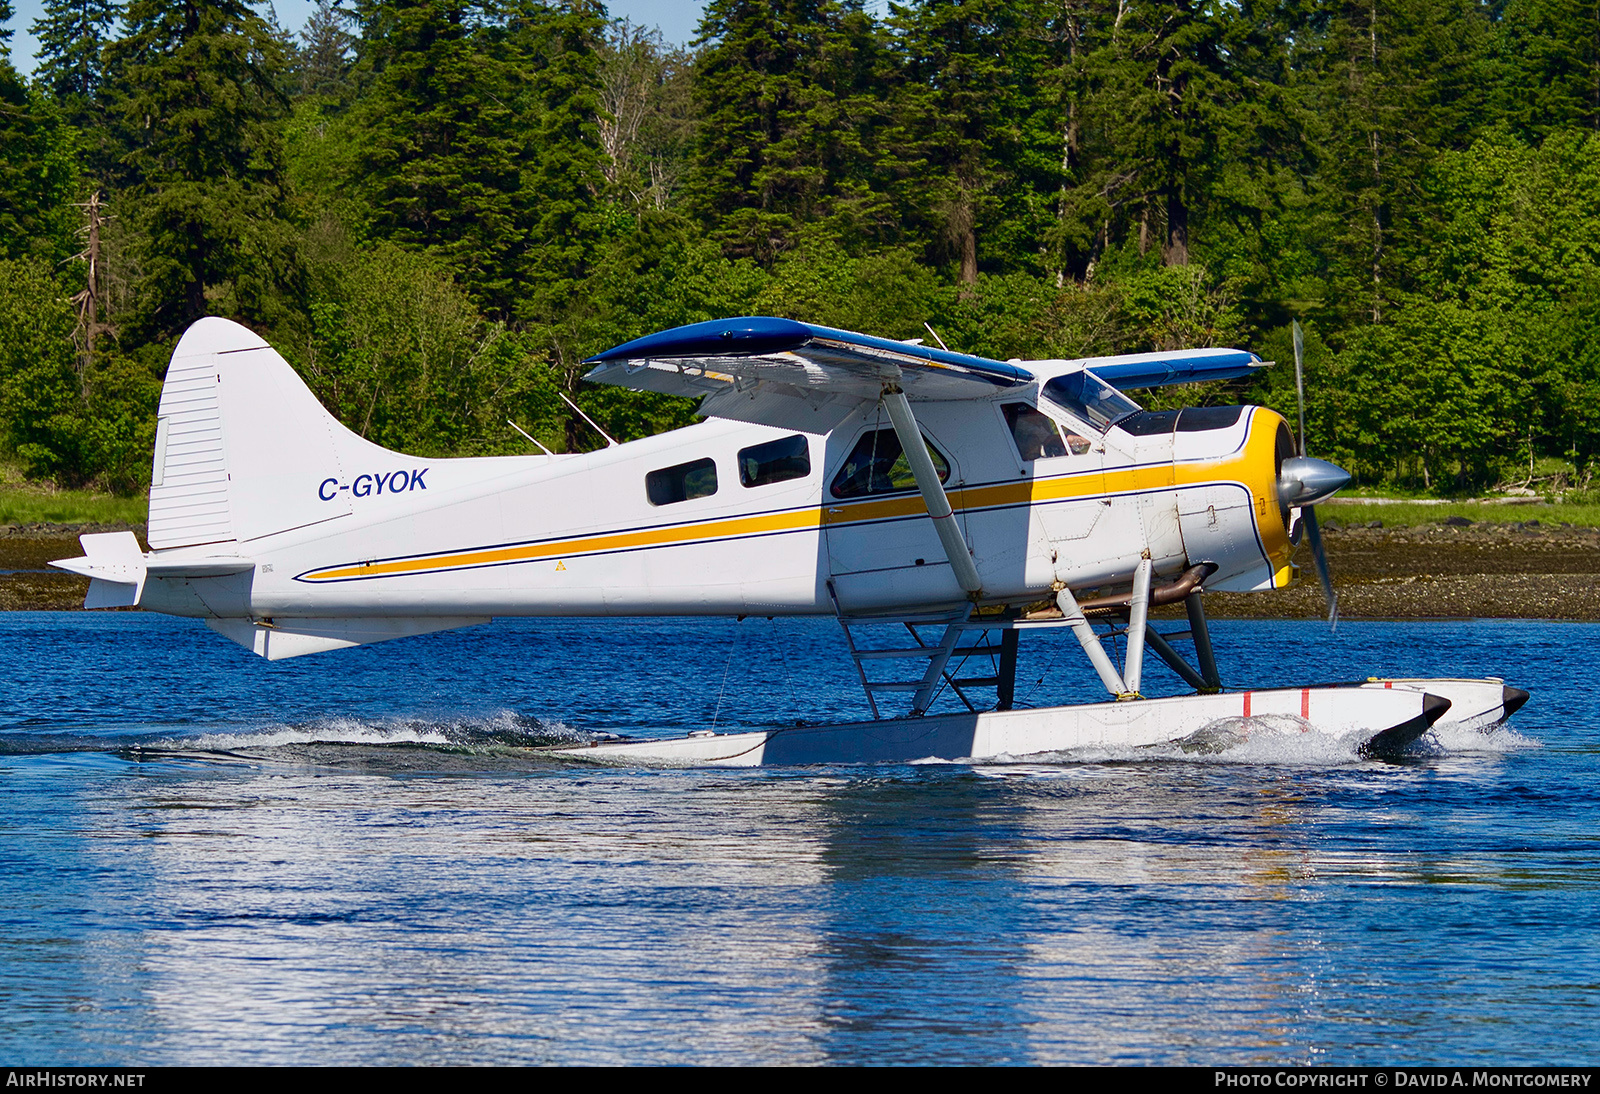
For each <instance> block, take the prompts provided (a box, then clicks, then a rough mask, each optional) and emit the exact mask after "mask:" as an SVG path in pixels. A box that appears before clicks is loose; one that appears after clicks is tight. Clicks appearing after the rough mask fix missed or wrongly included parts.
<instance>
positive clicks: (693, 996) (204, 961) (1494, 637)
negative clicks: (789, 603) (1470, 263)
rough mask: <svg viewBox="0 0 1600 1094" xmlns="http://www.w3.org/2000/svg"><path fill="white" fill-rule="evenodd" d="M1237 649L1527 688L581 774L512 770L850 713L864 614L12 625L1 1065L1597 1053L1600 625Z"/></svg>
mask: <svg viewBox="0 0 1600 1094" xmlns="http://www.w3.org/2000/svg"><path fill="white" fill-rule="evenodd" d="M1215 631H1216V639H1217V645H1218V653H1219V658H1220V659H1221V661H1222V663H1223V665H1224V671H1225V674H1226V675H1228V676H1229V677H1230V678H1231V679H1233V680H1236V681H1239V682H1248V683H1251V684H1256V685H1262V684H1273V683H1279V684H1283V683H1295V682H1308V681H1316V680H1326V679H1340V678H1348V677H1350V676H1352V675H1363V674H1365V673H1367V672H1380V671H1381V672H1384V673H1394V674H1403V675H1456V674H1460V675H1490V674H1493V675H1503V676H1505V677H1507V678H1508V679H1509V680H1510V681H1511V682H1513V683H1517V684H1521V685H1523V686H1526V687H1529V688H1530V689H1531V690H1532V691H1533V693H1534V698H1533V701H1532V702H1531V703H1530V704H1529V705H1528V706H1527V707H1526V708H1525V709H1524V710H1523V711H1522V712H1521V713H1520V714H1519V715H1518V716H1517V719H1516V731H1515V732H1512V731H1509V730H1501V731H1499V732H1497V733H1495V734H1493V735H1491V736H1488V737H1481V736H1477V735H1471V736H1467V735H1463V736H1461V738H1460V739H1447V740H1442V741H1441V740H1438V739H1437V738H1432V737H1430V738H1425V739H1424V740H1423V741H1422V742H1421V743H1420V747H1419V748H1418V749H1417V751H1416V754H1415V755H1414V756H1413V757H1411V758H1410V759H1408V760H1407V761H1406V762H1404V763H1399V764H1391V763H1378V762H1368V761H1363V760H1360V759H1358V758H1357V757H1356V756H1355V755H1353V754H1350V753H1348V752H1345V751H1343V750H1342V749H1338V750H1330V749H1328V748H1327V746H1326V745H1321V746H1313V745H1311V744H1310V743H1308V742H1307V740H1306V738H1293V739H1291V738H1264V739H1262V740H1261V741H1252V742H1251V743H1250V745H1248V746H1246V747H1245V749H1243V750H1234V751H1230V752H1227V753H1223V754H1221V755H1218V756H1193V757H1184V758H1181V759H1177V758H1174V757H1172V756H1170V755H1166V756H1160V757H1154V758H1152V757H1151V756H1149V755H1147V754H1143V753H1141V754H1138V755H1132V754H1130V755H1122V756H1097V757H1070V756H1069V757H1061V758H1059V761H1060V762H1053V763H1048V764H1044V763H1031V764H993V765H987V766H982V767H976V768H974V767H967V766H962V765H944V764H941V765H926V766H921V765H913V766H890V767H874V768H850V767H834V768H824V769H793V770H753V771H739V770H731V771H720V770H705V771H701V770H689V771H683V770H677V771H645V770H612V769H593V768H588V767H582V766H574V765H569V764H560V763H553V762H550V761H548V760H544V759H541V758H540V757H539V756H538V755H537V754H534V753H530V752H529V751H528V750H527V748H526V746H527V745H529V744H537V743H543V742H548V741H554V740H566V739H576V738H581V737H583V736H584V735H588V734H596V733H607V732H628V733H642V734H654V735H671V734H676V733H680V732H683V731H684V730H686V729H693V728H702V727H707V726H710V725H713V724H715V725H716V726H717V727H718V728H719V729H723V728H735V727H738V726H741V725H762V724H770V723H776V722H784V721H788V722H791V723H792V722H793V721H795V720H796V719H801V718H804V719H811V720H828V719H845V718H854V717H859V716H860V715H861V706H862V700H861V699H860V697H859V692H858V690H857V688H856V685H855V682H854V669H853V667H852V666H851V665H850V663H849V661H848V660H847V659H846V658H845V657H844V655H843V653H842V651H841V644H840V640H839V636H838V632H837V628H836V627H835V626H834V625H833V624H831V623H829V622H826V621H796V620H778V621H767V620H747V621H745V622H744V623H738V624H736V623H734V622H732V621H729V620H716V621H694V620H658V621H612V622H591V621H542V622H510V623H497V624H495V625H493V626H491V627H487V628H478V629H475V630H470V631H464V632H459V633H455V634H448V635H436V636H428V637H425V638H421V639H411V640H406V641H402V642H395V643H390V644H387V645H382V646H375V647H369V648H364V649H358V650H351V651H345V652H341V653H334V654H326V655H320V656H317V657H312V658H305V659H300V660H295V661H287V662H280V663H277V664H268V663H266V662H262V661H258V660H256V659H255V658H253V657H250V656H249V655H248V654H246V653H245V652H244V651H242V650H239V649H238V648H237V647H235V646H233V645H232V644H231V643H228V642H226V641H224V640H223V639H221V638H220V637H218V636H216V635H214V634H212V633H211V632H209V631H207V630H206V629H205V628H203V627H201V626H198V625H196V624H194V623H192V622H189V621H180V620H170V619H163V618H159V617H150V616H145V615H140V614H132V613H117V614H111V615H84V614H44V613H39V614H25V613H12V614H5V615H0V679H3V680H4V681H5V682H6V683H5V685H4V687H3V689H0V793H3V798H0V800H3V802H4V806H5V808H4V811H3V815H0V826H3V830H4V843H3V846H4V848H5V850H4V852H3V857H0V947H3V949H0V954H3V957H4V960H3V964H0V1058H5V1059H7V1060H10V1061H13V1062H16V1063H27V1064H30V1065H43V1064H65V1063H77V1064H143V1065H153V1064H218V1063H230V1064H328V1063H341V1064H398V1063H435V1064H448V1063H468V1062H472V1063H480V1062H481V1063H545V1062H548V1063H823V1062H832V1063H847V1064H871V1063H911V1062H918V1063H946V1064H998V1063H1163V1064H1179V1063H1200V1064H1217V1063H1235V1064H1269V1063H1271V1064H1277V1063H1285V1064H1293V1063H1330V1064H1356V1063H1385V1064H1400V1063H1411V1064H1428V1063H1451V1064H1459V1063H1474V1062H1475V1063H1499V1064H1511V1063H1551V1064H1553V1063H1582V1062H1585V1061H1587V1060H1588V1059H1589V1058H1590V1056H1591V1054H1592V1046H1593V1045H1594V1044H1595V1042H1596V1040H1597V1034H1600V957H1597V954H1600V902H1597V901H1596V899H1595V895H1596V890H1597V887H1600V862H1597V856H1596V851H1597V847H1596V830H1595V823H1594V821H1595V818H1596V809H1595V805H1596V796H1597V795H1596V792H1597V778H1596V772H1597V762H1596V753H1597V748H1600V718H1597V716H1596V711H1595V704H1594V702H1593V699H1592V696H1591V693H1590V691H1589V690H1588V689H1589V687H1590V685H1591V681H1592V678H1591V677H1589V676H1588V674H1587V673H1586V672H1584V671H1582V670H1581V667H1580V666H1581V665H1582V664H1583V663H1585V661H1586V660H1587V659H1588V658H1589V657H1591V656H1592V650H1593V648H1594V646H1595V641H1596V639H1600V628H1596V627H1594V626H1587V625H1564V624H1543V623H1499V622H1494V623H1491V622H1477V623H1408V624H1376V623H1374V624H1361V623H1347V624H1344V625H1342V626H1341V628H1340V632H1339V634H1338V636H1337V637H1335V638H1333V639H1330V638H1329V637H1328V635H1327V630H1326V627H1322V626H1318V625H1316V624H1293V623H1278V622H1273V623H1237V622H1236V623H1220V624H1216V625H1215ZM1064 637H1065V636H1060V635H1057V636H1055V637H1053V638H1050V639H1046V640H1043V641H1034V640H1033V638H1032V637H1030V638H1028V639H1027V640H1025V642H1024V648H1023V654H1024V656H1023V663H1022V668H1021V671H1020V672H1019V681H1018V693H1019V696H1022V695H1027V696H1029V699H1030V702H1032V703H1034V704H1036V705H1037V704H1042V703H1046V702H1060V701H1073V700H1082V699H1092V698H1095V693H1094V691H1093V690H1092V689H1090V688H1089V687H1088V686H1087V684H1086V682H1085V681H1083V679H1082V678H1083V676H1084V675H1085V673H1084V672H1083V670H1082V662H1081V654H1080V653H1078V652H1077V650H1076V647H1075V644H1073V643H1071V640H1070V638H1066V640H1065V644H1063V642H1062V639H1063V638H1064ZM1030 642H1031V643H1032V645H1030V644H1029V643H1030ZM1150 674H1151V675H1153V676H1156V679H1157V681H1160V682H1168V681H1170V678H1169V677H1167V675H1166V670H1165V668H1164V667H1159V666H1158V667H1153V668H1152V669H1151V670H1150ZM1068 676H1072V677H1076V679H1075V680H1069V679H1067V677H1068ZM1173 690H1177V689H1176V688H1173ZM1315 748H1321V751H1315V750H1314V749H1315Z"/></svg>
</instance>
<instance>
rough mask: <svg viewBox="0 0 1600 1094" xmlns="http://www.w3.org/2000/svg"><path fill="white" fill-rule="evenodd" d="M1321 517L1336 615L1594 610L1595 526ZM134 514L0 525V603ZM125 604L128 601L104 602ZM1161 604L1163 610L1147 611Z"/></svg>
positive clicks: (74, 600) (1304, 567) (1304, 559)
mask: <svg viewBox="0 0 1600 1094" xmlns="http://www.w3.org/2000/svg"><path fill="white" fill-rule="evenodd" d="M1376 523H1377V522H1369V524H1367V525H1359V526H1351V525H1344V524H1341V523H1340V522H1339V521H1338V516H1337V512H1336V511H1335V512H1334V513H1330V514H1329V515H1328V516H1327V517H1325V518H1324V520H1323V534H1324V537H1325V539H1326V542H1327V547H1328V561H1329V565H1330V567H1331V568H1332V570H1333V580H1334V587H1335V589H1336V590H1337V591H1338V594H1339V613H1340V618H1341V619H1346V620H1357V619H1383V620H1397V619H1418V620H1421V619H1548V620H1565V621H1573V622H1595V621H1600V528H1585V527H1576V526H1570V525H1563V524H1549V523H1543V522H1541V521H1538V520H1530V521H1518V522H1513V523H1499V522H1495V523H1487V522H1482V523H1466V522H1461V521H1460V518H1449V519H1448V520H1447V521H1441V522H1438V523H1434V524H1424V525H1417V526H1414V527H1400V528H1383V527H1372V526H1371V525H1372V524H1376ZM125 530H131V531H133V532H134V533H135V534H136V535H137V536H138V537H139V539H140V542H141V543H143V542H144V528H143V526H142V525H133V526H130V525H126V524H122V525H64V524H29V525H5V526H0V611H82V610H83V597H84V594H85V592H87V591H88V587H89V579H88V578H85V577H80V576H78V575H76V574H69V573H66V572H64V571H60V570H51V569H49V567H48V565H47V564H48V563H49V561H50V560H51V559H56V558H73V557H76V556H77V555H79V554H81V553H82V551H81V549H80V547H79V545H78V538H77V537H78V536H79V535H80V534H83V533H86V532H116V531H125ZM1295 561H1296V563H1297V564H1298V565H1299V566H1300V568H1301V570H1300V579H1299V581H1298V582H1297V583H1296V584H1295V585H1294V586H1292V587H1290V588H1288V589H1281V590H1278V591H1277V592H1274V593H1216V592H1214V593H1209V594H1207V596H1206V609H1207V613H1208V614H1209V615H1210V616H1211V617H1212V618H1215V619H1322V618H1326V616H1327V611H1326V609H1325V608H1324V606H1323V603H1322V589H1321V587H1320V586H1319V585H1318V583H1317V578H1316V573H1315V570H1314V569H1313V566H1312V563H1311V556H1310V551H1309V550H1307V549H1304V548H1303V547H1302V550H1301V551H1300V552H1299V553H1298V554H1297V556H1296V560H1295ZM112 610H121V611H131V610H135V609H112ZM1157 614H1159V615H1166V614H1170V610H1169V611H1168V612H1161V613H1157Z"/></svg>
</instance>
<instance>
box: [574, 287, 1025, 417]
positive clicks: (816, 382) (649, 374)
mask: <svg viewBox="0 0 1600 1094" xmlns="http://www.w3.org/2000/svg"><path fill="white" fill-rule="evenodd" d="M585 364H592V365H594V366H595V367H594V369H593V371H591V372H590V373H589V374H588V376H587V377H586V379H589V380H593V381H595V382H597V383H602V384H615V385H617V386H618V387H630V388H636V389H639V390H643V391H659V392H663V393H665V394H669V395H685V396H689V397H691V398H703V399H704V401H703V402H702V404H701V413H702V414H706V415H711V416H715V417H723V418H733V419H735V420H738V421H750V422H760V423H764V424H772V425H780V426H783V427H785V428H809V429H810V431H811V432H819V433H820V432H826V431H827V430H828V429H830V428H832V426H833V425H834V424H837V422H838V421H839V420H842V418H843V417H844V416H845V415H846V414H848V413H849V411H850V410H851V409H853V408H854V407H855V406H856V405H858V404H859V403H860V402H862V401H867V400H875V399H877V398H878V396H879V395H880V394H881V393H882V391H883V389H884V387H885V386H888V385H891V384H893V385H896V386H898V387H899V388H900V389H901V390H903V391H904V392H905V393H906V397H907V398H909V399H912V400H917V401H933V400H955V399H971V398H983V397H986V396H989V395H992V394H994V393H995V392H996V391H999V390H1003V389H1005V388H1010V387H1016V386H1020V385H1022V384H1028V383H1032V382H1033V379H1034V377H1033V375H1032V374H1031V373H1030V372H1028V371H1027V370H1026V369H1024V368H1020V367H1018V366H1017V365H1012V364H1007V363H1005V362H1003V361H992V360H989V359H988V358H986V357H974V356H971V355H970V354H965V353H951V352H950V351H948V350H942V349H934V348H932V347H930V346H923V345H918V344H916V343H912V342H896V341H893V340H892V339H888V338H874V337H872V336H871V335H866V334H856V333H854V332H852V331H844V330H836V329H834V328H832V327H820V326H816V325H814V324H811V323H797V322H795V321H794V320H792V319H775V318H772V317H771V316H744V317H741V318H737V319H716V320H712V321H711V322H708V323H691V324H689V325H688V326H684V327H675V328H673V329H672V330H666V331H661V332H659V333H657V334H650V335H646V336H645V337H643V338H636V339H634V340H633V341H631V342H625V343H623V344H622V345H620V346H617V347H615V348H614V349H609V350H606V351H605V352H604V353H600V354H596V355H595V356H594V357H591V358H589V359H588V360H587V361H586V362H585ZM801 423H807V424H801Z"/></svg>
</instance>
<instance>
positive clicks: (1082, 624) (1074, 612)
mask: <svg viewBox="0 0 1600 1094" xmlns="http://www.w3.org/2000/svg"><path fill="white" fill-rule="evenodd" d="M1056 606H1057V607H1059V608H1060V609H1061V617H1062V619H1063V621H1064V622H1065V623H1066V624H1067V626H1069V627H1071V628H1072V633H1073V634H1075V635H1077V636H1078V643H1079V645H1081V646H1082V647H1083V652H1084V653H1086V654H1088V655H1089V663H1090V664H1091V665H1093V666H1094V671H1095V672H1097V673H1099V674H1100V682H1101V683H1102V684H1104V685H1105V686H1106V690H1107V691H1109V692H1110V693H1111V694H1112V695H1115V696H1116V697H1117V698H1118V699H1121V698H1123V697H1124V696H1127V695H1128V689H1127V688H1126V687H1124V686H1123V683H1122V677H1121V676H1120V675H1118V674H1117V667H1116V666H1115V665H1113V664H1112V663H1111V658H1109V657H1107V656H1106V651H1105V647H1104V646H1102V645H1100V636H1099V635H1098V634H1096V633H1094V628H1093V627H1091V626H1090V625H1089V621H1088V620H1087V619H1085V618H1084V616H1083V609H1082V608H1080V607H1078V601H1077V599H1076V598H1075V597H1074V596H1073V595H1072V590H1071V589H1068V588H1063V589H1062V590H1061V591H1060V592H1058V593H1056Z"/></svg>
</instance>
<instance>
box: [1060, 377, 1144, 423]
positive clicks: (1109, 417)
mask: <svg viewBox="0 0 1600 1094" xmlns="http://www.w3.org/2000/svg"><path fill="white" fill-rule="evenodd" d="M1044 394H1045V397H1046V398H1047V399H1049V400H1050V401H1051V402H1053V403H1055V404H1056V405H1057V406H1060V407H1062V408H1064V409H1066V410H1068V411H1071V412H1072V413H1073V414H1075V415H1077V416H1079V417H1081V418H1083V419H1084V420H1085V421H1087V422H1089V423H1090V424H1091V425H1093V426H1094V427H1095V428H1096V429H1098V430H1099V431H1100V432H1102V433H1104V432H1105V431H1106V430H1108V429H1110V428H1111V427H1112V426H1113V425H1115V424H1116V423H1117V420H1118V419H1120V418H1124V417H1126V416H1127V415H1129V414H1132V413H1134V412H1135V411H1136V410H1138V409H1139V404H1138V403H1136V402H1134V401H1133V400H1132V399H1130V398H1128V397H1127V396H1126V395H1124V394H1122V392H1120V391H1118V390H1117V389H1116V388H1114V387H1112V386H1111V385H1110V384H1108V383H1106V382H1105V381H1104V380H1102V379H1100V377H1098V376H1096V375H1095V374H1094V373H1092V372H1088V371H1080V372H1073V373H1069V374H1068V375H1066V376H1057V377H1056V378H1055V379H1054V380H1051V381H1050V382H1049V383H1047V384H1045V385H1044Z"/></svg>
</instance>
